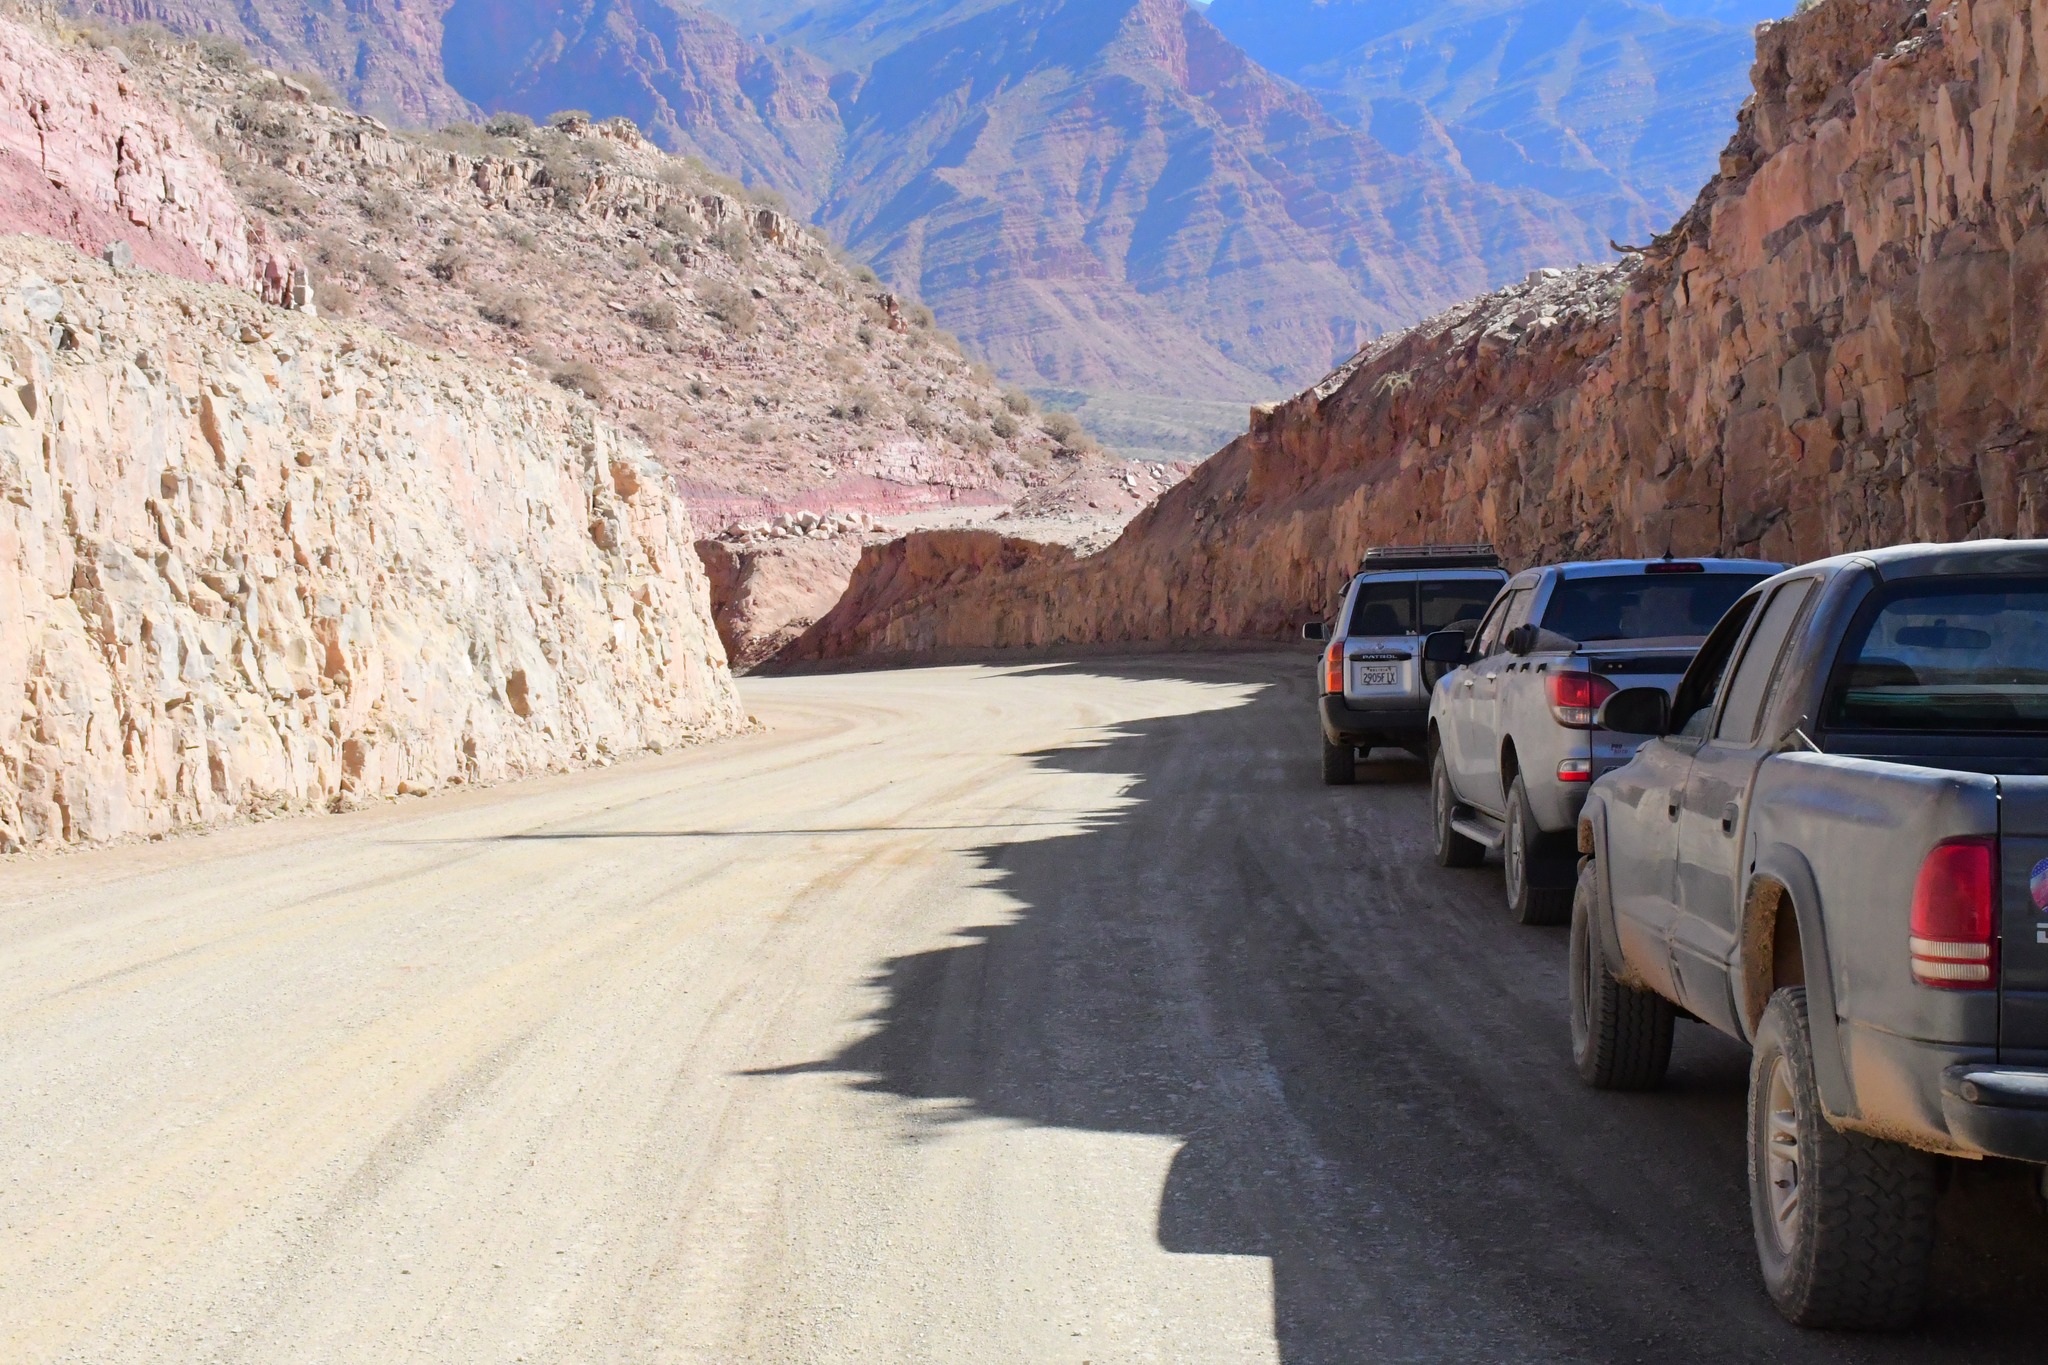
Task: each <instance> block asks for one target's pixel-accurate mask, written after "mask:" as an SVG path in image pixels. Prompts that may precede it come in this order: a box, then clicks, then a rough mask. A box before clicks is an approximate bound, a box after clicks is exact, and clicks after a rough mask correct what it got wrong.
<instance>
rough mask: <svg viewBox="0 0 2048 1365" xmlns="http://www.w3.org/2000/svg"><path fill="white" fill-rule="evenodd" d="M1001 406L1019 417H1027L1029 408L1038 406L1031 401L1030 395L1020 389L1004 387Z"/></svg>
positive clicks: (1029, 412)
mask: <svg viewBox="0 0 2048 1365" xmlns="http://www.w3.org/2000/svg"><path fill="white" fill-rule="evenodd" d="M1003 406H1004V407H1006V408H1008V409H1009V410H1010V411H1011V412H1014V413H1016V414H1017V415H1018V416H1019V417H1029V416H1030V415H1031V409H1033V408H1034V407H1036V406H1038V405H1037V404H1036V403H1033V402H1032V401H1031V395H1030V394H1028V393H1026V392H1024V390H1022V389H1004V390H1003Z"/></svg>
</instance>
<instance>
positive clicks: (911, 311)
mask: <svg viewBox="0 0 2048 1365" xmlns="http://www.w3.org/2000/svg"><path fill="white" fill-rule="evenodd" d="M903 315H904V316H905V317H907V318H909V319H910V325H911V326H912V327H917V328H926V327H930V326H932V325H933V324H934V323H936V322H937V321H938V317H937V315H935V314H934V313H933V312H932V310H931V309H930V308H928V307H926V306H925V305H924V304H921V303H913V304H911V305H910V307H908V308H906V309H904V310H903Z"/></svg>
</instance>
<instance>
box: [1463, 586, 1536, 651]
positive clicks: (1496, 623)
mask: <svg viewBox="0 0 2048 1365" xmlns="http://www.w3.org/2000/svg"><path fill="white" fill-rule="evenodd" d="M1535 596H1536V593H1535V590H1534V589H1532V588H1516V589H1515V590H1514V591H1513V592H1511V593H1508V594H1506V595H1505V596H1504V597H1502V599H1501V600H1500V601H1498V602H1496V603H1494V605H1493V611H1492V612H1491V613H1490V614H1489V615H1488V616H1487V618H1486V625H1485V626H1484V627H1482V628H1481V630H1480V632H1479V638H1478V640H1477V641H1476V642H1474V644H1473V647H1472V654H1473V657H1474V658H1479V659H1483V658H1485V657H1486V656H1487V655H1489V654H1493V653H1495V652H1497V651H1498V650H1499V649H1500V637H1501V636H1503V635H1505V634H1507V633H1508V632H1509V631H1510V630H1512V629H1514V628H1515V627H1516V626H1517V625H1520V624H1521V623H1522V622H1523V621H1526V620H1528V619H1529V603H1530V602H1531V601H1533V600H1534V599H1535ZM1518 618H1519V619H1518Z"/></svg>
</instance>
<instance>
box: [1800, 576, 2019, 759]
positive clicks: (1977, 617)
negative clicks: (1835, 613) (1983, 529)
mask: <svg viewBox="0 0 2048 1365" xmlns="http://www.w3.org/2000/svg"><path fill="white" fill-rule="evenodd" d="M1842 663H1843V665H1845V666H1844V667H1840V668H1838V669H1837V672H1836V678H1837V684H1836V692H1835V694H1834V696H1833V697H1832V698H1831V699H1830V704H1829V707H1828V720H1827V723H1828V724H1830V725H1837V726H1844V727H1850V728H1854V729H1860V730H1920V731H1937V732H1958V731H1964V732H1967V731H1997V730H2004V731H2026V732H2031V733H2048V585H2044V586H2039V587H2026V588H2018V589H2015V588H2013V587H2011V586H2010V584H2007V585H2004V586H1985V587H1978V588H1956V587H1953V586H1949V585H1943V586H1941V587H1940V588H1938V589H1933V590H1927V589H1922V590H1917V591H1915V590H1907V591H1902V592H1900V593H1898V594H1896V595H1894V596H1893V597H1892V598H1891V599H1890V600H1889V601H1886V602H1885V603H1884V604H1883V605H1882V606H1881V607H1879V608H1878V610H1877V611H1876V612H1875V613H1874V614H1873V615H1871V616H1870V617H1869V619H1868V621H1867V623H1866V624H1864V625H1863V627H1862V629H1861V630H1860V631H1852V632H1851V633H1850V637H1849V639H1848V640H1847V641H1846V642H1845V643H1844V645H1843V650H1842Z"/></svg>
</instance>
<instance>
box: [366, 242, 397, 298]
mask: <svg viewBox="0 0 2048 1365" xmlns="http://www.w3.org/2000/svg"><path fill="white" fill-rule="evenodd" d="M363 274H364V276H365V277H366V278H367V279H368V280H369V281H370V282H371V283H372V284H374V285H376V286H377V287H378V288H379V289H384V290H391V289H396V288H398V286H399V285H400V284H401V283H402V282H403V281H404V279H405V275H404V272H402V271H401V270H399V268H398V262H396V261H394V260H392V259H391V258H390V257H389V256H386V255H385V254H384V253H383V252H381V251H370V252H365V253H364V254H363Z"/></svg>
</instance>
